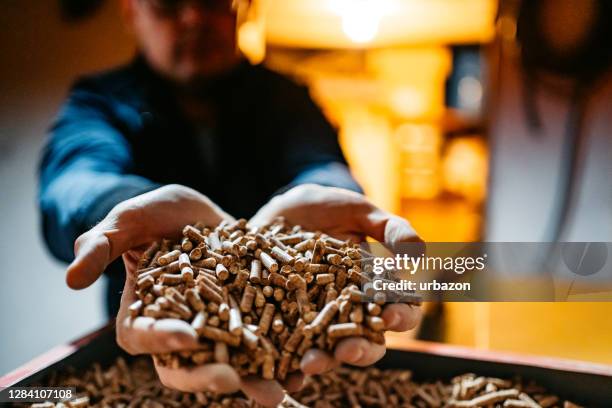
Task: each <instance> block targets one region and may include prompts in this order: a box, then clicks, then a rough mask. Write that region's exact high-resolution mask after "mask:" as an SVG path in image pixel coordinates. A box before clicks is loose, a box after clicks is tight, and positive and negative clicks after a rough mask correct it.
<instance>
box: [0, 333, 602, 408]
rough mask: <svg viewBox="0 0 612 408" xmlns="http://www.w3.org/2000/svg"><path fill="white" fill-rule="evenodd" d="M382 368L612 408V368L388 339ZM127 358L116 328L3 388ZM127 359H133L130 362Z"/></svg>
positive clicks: (6, 381)
mask: <svg viewBox="0 0 612 408" xmlns="http://www.w3.org/2000/svg"><path fill="white" fill-rule="evenodd" d="M387 344H388V347H389V349H388V350H387V353H386V355H385V357H384V358H383V359H382V360H380V361H379V362H378V363H377V364H376V365H377V366H378V367H380V368H402V369H410V370H412V371H413V372H414V377H415V378H416V379H417V380H428V379H449V378H451V377H453V376H455V375H458V374H462V373H466V372H473V373H476V374H478V375H487V376H496V377H502V378H512V377H514V376H517V375H518V376H521V377H523V378H524V379H528V380H534V381H536V382H537V383H539V384H540V385H542V386H544V387H546V388H547V389H548V390H549V391H550V392H552V393H555V394H557V395H559V396H560V397H562V398H566V399H569V400H572V401H575V402H576V403H579V404H582V405H584V406H588V407H608V408H610V407H612V366H610V365H604V364H596V363H588V362H581V361H571V360H562V359H556V358H545V357H539V356H538V357H536V356H526V355H522V354H510V353H500V352H492V351H481V350H476V349H472V348H467V347H458V346H449V345H445V344H441V343H431V342H420V341H410V342H406V341H405V340H402V339H401V338H400V337H397V336H390V337H389V338H388V342H387ZM119 355H123V356H127V355H126V354H125V353H124V352H123V351H122V350H121V349H120V348H119V347H118V346H117V343H116V342H115V331H114V324H112V323H111V324H108V325H107V326H105V327H103V328H101V329H99V330H97V331H95V332H93V333H91V334H89V335H87V336H85V337H82V338H80V339H78V340H76V341H73V342H71V343H69V344H65V345H61V346H58V347H55V348H53V349H52V350H50V351H48V352H46V353H44V354H43V355H41V356H39V357H37V358H35V359H33V360H32V361H30V362H28V363H26V364H25V365H23V366H22V367H20V368H18V369H16V370H14V371H13V372H11V373H9V374H6V375H4V376H2V377H0V388H3V387H8V386H28V385H31V384H34V383H37V382H39V381H41V380H42V379H43V378H44V377H45V376H47V375H48V374H49V373H50V372H52V371H54V370H61V369H62V368H64V367H68V366H72V367H75V368H77V369H81V368H86V367H88V366H89V365H90V364H91V363H93V362H99V363H100V364H102V365H103V366H104V365H107V364H111V363H113V361H114V359H115V358H116V357H117V356H119ZM128 358H129V357H128Z"/></svg>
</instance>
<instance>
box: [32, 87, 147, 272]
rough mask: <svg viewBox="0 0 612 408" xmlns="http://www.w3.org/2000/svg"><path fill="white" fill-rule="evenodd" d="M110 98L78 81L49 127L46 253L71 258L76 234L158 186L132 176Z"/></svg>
mask: <svg viewBox="0 0 612 408" xmlns="http://www.w3.org/2000/svg"><path fill="white" fill-rule="evenodd" d="M111 108H112V105H111V101H110V100H109V99H108V98H107V97H105V96H103V95H101V94H100V93H99V92H96V90H95V88H93V87H91V86H87V85H84V84H77V85H76V86H75V87H74V88H73V89H72V91H71V92H70V95H69V98H68V100H67V102H66V103H65V104H64V106H63V108H62V110H61V112H60V114H59V116H58V117H57V119H56V120H55V122H54V124H53V125H52V127H51V129H50V131H49V135H48V139H47V142H46V145H45V147H44V149H43V152H42V158H41V161H40V165H39V197H38V199H39V207H40V211H41V215H42V231H43V236H44V239H45V242H46V244H47V246H48V247H49V249H50V251H51V252H52V253H53V255H55V256H56V257H57V258H59V259H61V260H64V261H71V260H72V259H73V258H74V253H73V246H74V241H75V240H76V238H77V237H78V236H79V235H80V234H82V233H83V232H85V231H86V230H87V229H89V228H91V227H92V226H94V225H95V224H96V223H97V222H99V221H100V220H101V219H102V218H104V217H105V216H106V214H107V213H108V212H109V211H110V210H111V209H112V208H113V207H114V206H115V205H116V204H117V203H119V202H121V201H124V200H126V199H128V198H131V197H134V196H136V195H139V194H142V193H144V192H146V191H149V190H152V189H154V188H156V187H158V185H157V184H156V183H154V182H152V181H150V180H148V179H146V178H144V177H140V176H138V175H135V174H131V173H130V172H131V170H132V169H133V158H132V152H131V147H130V144H129V142H128V140H127V139H126V138H125V137H124V135H123V134H122V132H121V131H120V130H119V126H118V124H117V120H116V119H114V118H113V114H112V109H111Z"/></svg>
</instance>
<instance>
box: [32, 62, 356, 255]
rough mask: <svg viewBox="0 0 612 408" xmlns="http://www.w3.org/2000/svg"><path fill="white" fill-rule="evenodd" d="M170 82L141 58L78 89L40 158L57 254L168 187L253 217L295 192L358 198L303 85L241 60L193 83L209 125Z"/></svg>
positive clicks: (48, 230)
mask: <svg viewBox="0 0 612 408" xmlns="http://www.w3.org/2000/svg"><path fill="white" fill-rule="evenodd" d="M172 86H173V85H172V84H170V83H168V82H167V81H165V80H164V79H162V78H161V77H159V76H158V75H156V74H155V73H154V72H153V71H152V70H151V69H150V68H149V67H148V66H147V64H146V63H145V62H144V61H143V59H142V58H136V59H135V60H134V61H133V62H132V63H131V64H129V65H127V66H124V67H121V68H119V69H115V70H113V71H110V72H106V73H102V74H98V75H94V76H90V77H86V78H82V79H81V80H79V81H77V82H76V83H75V85H74V86H73V87H72V89H71V90H70V92H69V96H68V99H67V100H66V102H65V103H64V105H63V107H62V108H61V111H60V113H59V115H58V116H57V118H56V119H55V121H54V122H53V125H52V126H51V128H50V131H49V135H48V139H47V141H46V145H45V147H44V150H43V154H42V159H41V162H40V191H39V204H40V211H41V214H42V229H43V234H44V238H45V241H46V243H47V245H48V247H49V249H50V250H51V252H52V253H53V254H54V255H55V256H56V257H57V258H59V259H61V260H64V261H70V260H72V259H73V256H74V255H73V245H74V241H75V239H76V238H77V237H78V236H79V235H80V234H82V233H83V232H85V231H86V230H87V229H89V228H91V227H92V226H93V225H95V224H96V223H97V222H99V221H100V220H101V219H102V218H103V217H104V216H105V215H106V214H107V213H108V212H109V211H110V210H111V209H112V208H113V207H114V206H115V205H116V204H117V203H119V202H121V201H123V200H126V199H128V198H130V197H133V196H135V195H138V194H141V193H144V192H146V191H149V190H152V189H154V188H156V187H158V186H160V185H164V184H169V183H178V184H182V185H186V186H189V187H192V188H194V189H196V190H198V191H200V192H201V193H203V194H205V195H207V196H208V197H210V198H211V199H212V200H213V201H214V202H215V203H217V204H218V205H219V206H221V208H223V209H224V210H225V211H227V212H228V213H230V214H232V215H233V216H235V217H246V218H248V217H250V216H251V215H253V214H254V213H255V212H256V211H257V210H258V209H259V208H260V207H261V206H262V205H264V204H265V203H266V202H267V201H268V200H269V199H270V198H271V197H272V196H273V195H274V194H277V193H278V192H279V191H284V190H286V189H288V188H290V187H292V186H294V185H298V184H303V183H317V184H322V185H328V186H336V187H343V188H347V189H351V190H354V191H360V188H359V186H358V184H357V183H356V182H355V180H354V179H353V178H352V177H351V175H350V173H349V170H348V168H347V165H346V162H345V159H344V157H343V155H342V152H341V150H340V147H339V145H338V141H337V136H336V132H335V130H334V129H333V127H332V126H331V125H330V124H329V123H328V121H327V120H326V119H325V118H324V116H323V115H322V113H321V112H320V110H319V109H318V108H317V107H316V105H315V104H314V103H313V101H312V100H311V98H310V97H309V94H308V91H307V89H306V88H305V87H302V86H298V85H296V84H295V83H294V82H292V81H290V80H288V79H286V78H284V77H282V76H280V75H278V74H276V73H273V72H271V71H269V70H267V69H265V68H263V67H253V66H249V65H247V64H242V65H240V66H239V67H237V68H236V69H235V70H233V71H232V72H229V73H227V74H226V75H224V76H223V77H220V78H217V79H215V80H214V81H209V82H208V83H204V84H200V85H197V86H194V91H193V92H194V93H195V94H196V95H197V97H198V98H202V100H203V101H206V103H207V105H208V106H209V107H210V108H209V111H210V115H209V116H210V120H207V121H205V122H203V123H199V124H195V123H192V122H190V121H189V120H187V119H186V118H185V116H184V115H183V113H182V112H181V110H180V109H178V107H177V103H176V101H175V99H174V97H173V95H174V92H173V89H172Z"/></svg>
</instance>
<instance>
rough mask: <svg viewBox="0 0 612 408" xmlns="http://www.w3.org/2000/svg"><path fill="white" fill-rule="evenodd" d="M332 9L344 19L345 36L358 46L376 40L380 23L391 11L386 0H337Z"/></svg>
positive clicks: (332, 4) (343, 29)
mask: <svg viewBox="0 0 612 408" xmlns="http://www.w3.org/2000/svg"><path fill="white" fill-rule="evenodd" d="M331 7H332V10H333V11H334V12H335V13H337V14H338V15H339V16H340V17H341V18H342V31H344V34H346V36H347V37H348V38H349V39H350V40H351V41H353V42H354V43H357V44H366V43H369V42H371V41H372V40H374V38H376V35H377V34H378V28H379V26H380V21H381V20H382V18H383V17H384V16H385V15H386V14H387V13H388V11H389V3H388V2H387V1H384V0H336V1H333V2H332V3H331Z"/></svg>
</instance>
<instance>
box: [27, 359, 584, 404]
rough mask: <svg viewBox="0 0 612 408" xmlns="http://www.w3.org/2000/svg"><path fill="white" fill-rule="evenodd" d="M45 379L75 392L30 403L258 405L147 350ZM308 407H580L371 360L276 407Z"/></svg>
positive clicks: (528, 389)
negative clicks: (423, 375)
mask: <svg viewBox="0 0 612 408" xmlns="http://www.w3.org/2000/svg"><path fill="white" fill-rule="evenodd" d="M45 385H47V386H73V387H76V389H77V397H76V398H74V399H73V400H71V401H67V402H64V403H57V404H54V403H52V402H46V403H37V404H33V405H30V407H31V408H81V407H96V408H111V407H117V408H118V407H122V408H132V407H142V408H163V407H172V408H183V407H185V408H187V407H195V408H200V407H209V408H222V407H223V408H228V407H231V408H246V407H251V408H259V406H258V404H256V403H255V402H253V401H251V400H249V399H247V397H245V396H244V395H243V394H241V393H236V394H233V395H217V394H213V393H210V392H197V393H183V392H180V391H175V390H170V389H168V388H165V387H164V386H163V385H162V384H161V383H160V382H159V381H158V379H157V376H156V375H155V370H154V368H153V366H152V364H151V360H150V359H148V358H145V357H138V358H135V359H134V360H133V361H132V362H131V363H130V364H129V365H128V364H127V363H126V362H125V361H124V360H123V359H122V358H119V359H117V361H116V362H115V364H113V365H111V366H110V367H109V368H106V369H102V368H101V367H100V365H99V364H94V365H93V367H91V368H89V369H88V370H87V371H86V372H84V373H77V372H75V371H73V370H71V371H69V372H66V373H59V374H58V373H54V374H53V375H52V377H51V378H49V379H47V381H46V384H45ZM18 406H19V405H18ZM306 407H313V408H331V407H352V408H358V407H379V408H380V407H419V408H426V407H448V408H450V407H457V408H466V407H496V408H497V407H504V408H506V407H517V408H555V407H557V408H561V407H563V408H580V407H579V406H578V405H576V404H573V403H571V402H569V401H563V400H561V399H560V398H559V397H557V396H555V395H552V394H550V393H548V392H546V390H545V389H543V388H542V387H540V386H538V385H536V384H533V383H524V382H522V381H520V380H519V379H514V380H505V379H500V378H491V377H480V376H476V375H474V374H464V375H461V376H457V377H455V378H453V379H452V380H451V381H450V382H441V381H436V382H426V383H417V382H415V381H413V379H412V372H411V371H408V370H379V369H377V368H374V367H370V368H367V369H358V368H349V367H339V368H338V369H336V370H334V371H332V372H329V373H327V374H323V375H319V376H313V377H308V378H307V379H306V382H305V385H304V387H303V388H302V390H300V391H299V392H297V393H294V394H292V395H291V396H289V395H286V396H285V399H284V400H283V402H282V403H281V404H280V405H279V407H278V408H306Z"/></svg>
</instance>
